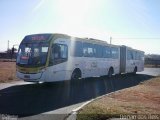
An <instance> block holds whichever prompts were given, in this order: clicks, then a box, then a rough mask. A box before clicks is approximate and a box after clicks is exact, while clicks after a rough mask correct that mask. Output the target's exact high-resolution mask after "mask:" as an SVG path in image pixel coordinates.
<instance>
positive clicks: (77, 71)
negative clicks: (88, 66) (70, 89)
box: [71, 69, 81, 81]
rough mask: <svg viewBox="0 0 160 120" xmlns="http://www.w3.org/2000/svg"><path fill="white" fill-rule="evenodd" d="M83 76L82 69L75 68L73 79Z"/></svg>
mask: <svg viewBox="0 0 160 120" xmlns="http://www.w3.org/2000/svg"><path fill="white" fill-rule="evenodd" d="M79 78H81V71H80V70H79V69H77V70H74V71H73V73H72V76H71V80H73V81H74V80H77V79H79Z"/></svg>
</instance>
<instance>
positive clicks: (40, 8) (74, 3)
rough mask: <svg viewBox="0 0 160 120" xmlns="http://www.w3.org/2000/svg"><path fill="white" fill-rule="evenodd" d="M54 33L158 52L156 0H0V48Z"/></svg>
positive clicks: (158, 1)
mask: <svg viewBox="0 0 160 120" xmlns="http://www.w3.org/2000/svg"><path fill="white" fill-rule="evenodd" d="M57 32H59V33H66V34H69V35H73V36H77V37H91V38H97V39H103V40H107V41H108V42H109V37H110V36H111V37H112V38H113V39H112V43H113V44H118V45H121V44H123V45H128V46H130V47H133V48H136V49H140V50H143V51H145V52H146V53H147V54H148V53H153V54H160V0H23V1H22V0H0V51H5V50H6V49H7V41H8V40H9V41H10V47H11V46H12V45H13V44H19V43H20V42H21V40H22V39H23V37H24V36H25V35H28V34H34V33H57ZM131 38H132V39H131ZM145 38H146V39H145Z"/></svg>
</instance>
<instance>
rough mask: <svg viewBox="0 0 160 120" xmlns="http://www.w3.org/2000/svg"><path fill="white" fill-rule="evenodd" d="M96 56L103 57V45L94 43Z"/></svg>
mask: <svg viewBox="0 0 160 120" xmlns="http://www.w3.org/2000/svg"><path fill="white" fill-rule="evenodd" d="M94 57H96V58H102V57H103V47H102V46H101V45H94Z"/></svg>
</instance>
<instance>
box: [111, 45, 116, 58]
mask: <svg viewBox="0 0 160 120" xmlns="http://www.w3.org/2000/svg"><path fill="white" fill-rule="evenodd" d="M111 55H112V58H113V59H118V48H114V47H112V48H111Z"/></svg>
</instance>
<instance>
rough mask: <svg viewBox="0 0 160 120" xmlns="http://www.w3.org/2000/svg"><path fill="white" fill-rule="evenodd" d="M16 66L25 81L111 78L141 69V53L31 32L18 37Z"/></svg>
mask: <svg viewBox="0 0 160 120" xmlns="http://www.w3.org/2000/svg"><path fill="white" fill-rule="evenodd" d="M16 65H17V73H16V74H17V77H18V78H20V79H23V80H24V81H28V82H53V81H64V80H77V79H80V78H88V77H94V76H104V75H108V76H109V77H111V76H112V75H113V74H120V73H136V72H140V71H143V69H144V52H143V51H139V50H135V49H132V48H130V47H127V46H118V45H112V44H108V43H107V42H105V41H101V40H96V39H89V38H77V37H71V36H68V35H64V34H34V35H28V36H25V37H24V39H23V40H22V42H21V44H20V46H19V50H18V54H17V61H16Z"/></svg>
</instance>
